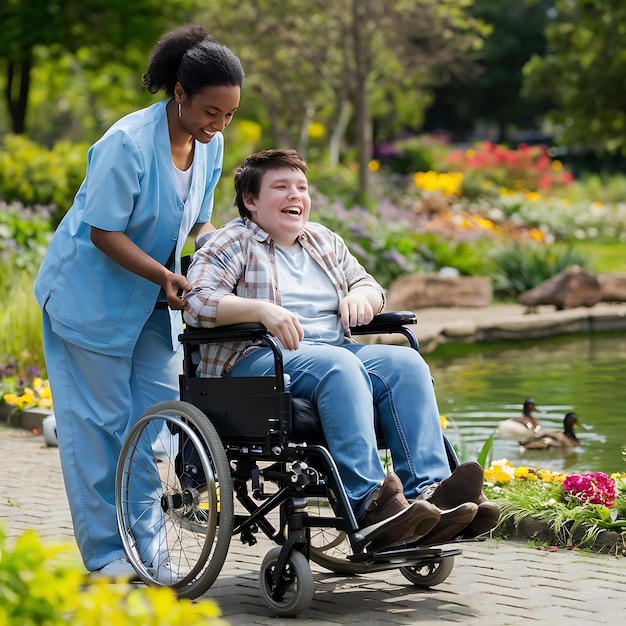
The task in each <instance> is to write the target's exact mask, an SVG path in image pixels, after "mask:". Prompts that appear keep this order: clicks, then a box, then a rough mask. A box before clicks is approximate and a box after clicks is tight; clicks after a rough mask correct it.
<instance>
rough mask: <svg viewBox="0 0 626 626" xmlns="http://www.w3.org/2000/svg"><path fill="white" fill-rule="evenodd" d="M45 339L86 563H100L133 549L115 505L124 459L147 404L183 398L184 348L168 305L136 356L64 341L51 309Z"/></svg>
mask: <svg viewBox="0 0 626 626" xmlns="http://www.w3.org/2000/svg"><path fill="white" fill-rule="evenodd" d="M43 344H44V352H45V357H46V369H47V371H48V378H49V380H50V387H51V389H52V399H53V403H54V413H55V418H56V425H57V438H58V442H59V453H60V457H61V467H62V470H63V479H64V482H65V489H66V492H67V498H68V501H69V505H70V511H71V515H72V522H73V525H74V534H75V537H76V542H77V544H78V548H79V550H80V553H81V556H82V559H83V562H84V564H85V567H86V568H87V569H88V570H89V571H93V570H96V569H100V568H101V567H103V566H104V565H106V564H107V563H110V562H111V561H113V560H115V559H118V558H124V557H125V553H124V548H123V546H122V541H121V538H120V535H119V531H118V527H117V518H116V512H115V470H116V466H117V460H118V457H119V454H120V450H121V447H122V443H123V442H124V439H125V438H126V436H127V435H128V433H129V431H130V429H131V428H132V426H133V425H134V424H135V422H136V421H137V419H138V418H139V416H140V415H141V414H142V413H143V412H144V411H145V410H147V409H148V408H150V407H151V406H152V405H154V404H156V403H157V402H162V401H166V400H178V397H179V391H178V374H179V372H180V370H181V368H182V355H181V350H180V348H179V349H178V350H177V351H174V350H173V349H172V342H171V338H170V324H169V314H168V311H167V310H166V309H159V310H156V311H154V313H153V314H152V315H151V317H150V318H149V319H148V321H147V322H146V325H145V326H144V328H143V330H142V332H141V334H140V336H139V340H138V341H137V344H136V346H135V349H134V352H133V355H132V357H130V358H125V357H116V356H107V355H104V354H99V353H96V352H91V351H89V350H85V349H83V348H79V347H78V346H76V345H74V344H71V343H69V342H67V341H64V340H63V339H61V337H59V336H58V335H57V334H55V333H54V332H53V331H52V328H51V325H50V318H49V317H48V315H47V313H46V312H45V311H44V312H43ZM154 522H155V520H152V522H151V523H154ZM140 549H141V547H140ZM146 565H151V563H149V562H147V563H146Z"/></svg>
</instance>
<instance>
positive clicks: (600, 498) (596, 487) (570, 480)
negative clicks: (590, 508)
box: [563, 472, 615, 508]
mask: <svg viewBox="0 0 626 626" xmlns="http://www.w3.org/2000/svg"><path fill="white" fill-rule="evenodd" d="M563 489H565V491H566V492H567V493H569V494H570V495H572V496H575V497H576V498H578V499H579V500H580V501H581V503H582V504H603V505H604V506H606V507H608V508H611V507H612V506H613V505H614V504H615V483H614V482H613V481H612V480H611V479H610V478H609V477H608V476H607V475H606V474H605V473H604V472H596V473H595V474H581V475H579V476H577V475H573V476H568V477H567V478H566V479H565V481H564V482H563Z"/></svg>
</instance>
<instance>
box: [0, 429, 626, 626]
mask: <svg viewBox="0 0 626 626" xmlns="http://www.w3.org/2000/svg"><path fill="white" fill-rule="evenodd" d="M0 477H1V479H0V521H1V523H2V524H3V525H4V526H5V528H6V530H7V532H8V535H9V538H10V539H15V538H16V537H17V536H19V535H20V534H21V533H22V532H23V531H24V530H26V529H29V528H34V529H36V530H37V531H38V533H39V534H40V536H41V537H43V538H44V539H45V540H46V541H55V542H58V541H62V542H64V543H68V544H70V545H72V546H73V536H72V525H71V521H70V516H69V511H68V507H67V500H66V497H65V491H64V488H63V481H62V478H61V471H60V466H59V457H58V450H57V449H56V448H48V447H46V446H45V444H44V441H43V437H41V436H33V435H31V434H29V433H24V432H23V431H21V430H18V429H12V428H7V427H4V426H2V425H0ZM270 547H271V545H270V542H269V541H267V540H266V539H264V538H263V537H261V536H260V535H259V543H258V544H257V545H256V546H254V547H252V548H250V547H247V546H244V545H242V544H241V543H240V542H239V540H238V539H237V538H233V541H232V543H231V548H230V551H229V556H228V559H227V560H226V563H225V564H224V567H223V569H222V573H221V574H220V577H219V578H218V580H217V581H216V583H215V584H214V586H213V587H212V588H211V589H210V590H209V591H208V592H207V594H206V595H205V597H206V598H212V599H214V600H216V601H217V602H218V604H219V605H220V607H221V609H222V612H223V614H224V617H225V618H226V619H227V620H228V621H229V622H230V623H231V624H233V625H235V624H242V625H246V626H248V625H253V624H254V625H256V624H272V625H273V626H279V625H281V624H289V625H290V626H300V625H301V624H322V625H324V624H328V625H330V624H361V625H373V624H380V625H393V624H420V625H423V626H428V625H431V624H432V625H435V624H437V625H438V626H439V625H440V624H442V623H450V624H463V625H467V626H508V625H510V626H517V625H519V624H533V623H541V624H542V626H544V625H552V624H554V625H556V624H558V625H561V624H567V625H568V626H570V625H580V626H583V625H584V626H588V625H590V624H607V623H611V622H612V623H615V624H619V623H623V621H624V615H626V559H625V558H624V557H610V556H606V555H597V554H586V553H583V552H570V551H566V550H559V551H558V552H545V551H540V550H536V549H532V548H530V547H527V546H526V544H525V543H523V542H517V541H501V542H497V541H494V540H487V541H485V542H482V543H468V544H464V545H463V554H461V555H460V556H457V557H456V563H455V567H454V570H453V572H452V574H451V575H450V577H449V578H448V579H447V580H446V581H445V582H444V583H442V584H441V585H439V586H437V587H436V588H434V589H431V590H427V591H421V590H417V589H415V588H414V587H412V586H411V585H410V584H409V583H408V581H406V580H405V579H404V577H403V576H402V575H401V574H400V573H399V572H398V571H395V570H394V571H391V572H379V573H375V574H369V575H365V576H355V577H351V578H348V577H339V576H337V575H335V574H332V573H329V572H327V571H326V570H323V569H322V568H320V567H318V566H317V565H315V564H313V565H312V568H313V573H314V578H315V585H316V587H315V597H314V599H313V602H312V603H311V606H310V607H309V608H308V609H307V610H306V611H304V612H303V613H302V614H301V615H300V616H299V617H298V618H296V619H277V618H276V617H274V616H273V615H271V613H270V611H269V609H268V608H267V606H266V605H265V603H264V601H263V599H262V598H261V594H260V592H259V590H258V583H257V577H258V572H259V568H260V564H261V560H262V559H263V556H264V555H265V553H266V552H267V551H268V550H269V549H270ZM70 553H71V557H72V558H74V557H77V551H76V550H75V548H73V549H72V550H71V551H70ZM66 558H70V557H66Z"/></svg>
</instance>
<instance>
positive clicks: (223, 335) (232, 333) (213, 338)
mask: <svg viewBox="0 0 626 626" xmlns="http://www.w3.org/2000/svg"><path fill="white" fill-rule="evenodd" d="M266 335H267V328H265V326H263V324H259V323H257V322H243V323H241V324H228V325H226V326H214V327H213V328H196V327H195V326H189V325H187V327H186V328H185V331H184V332H183V334H182V335H179V336H178V340H179V341H180V342H181V343H191V344H200V343H217V342H219V341H243V340H247V339H258V338H259V337H264V336H266Z"/></svg>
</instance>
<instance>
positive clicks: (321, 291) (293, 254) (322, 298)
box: [275, 243, 345, 345]
mask: <svg viewBox="0 0 626 626" xmlns="http://www.w3.org/2000/svg"><path fill="white" fill-rule="evenodd" d="M275 249H276V261H277V265H278V286H279V289H280V299H281V304H282V306H284V307H285V308H286V309H289V310H290V311H291V312H292V313H295V315H296V316H297V317H298V320H299V322H300V324H301V325H302V328H303V330H304V339H303V341H304V342H307V343H328V344H332V345H341V344H343V343H345V336H344V331H343V326H342V324H341V317H340V316H339V314H338V311H339V297H338V295H337V290H336V289H335V288H334V286H333V284H332V282H331V281H330V278H329V277H328V275H327V274H326V272H325V271H324V270H323V269H322V268H321V267H320V266H319V265H318V264H317V263H316V262H315V260H314V259H313V258H312V257H311V256H310V255H309V254H307V252H306V251H305V250H304V248H303V247H302V246H301V245H300V243H296V244H295V245H293V246H291V247H290V248H282V247H281V246H275Z"/></svg>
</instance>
